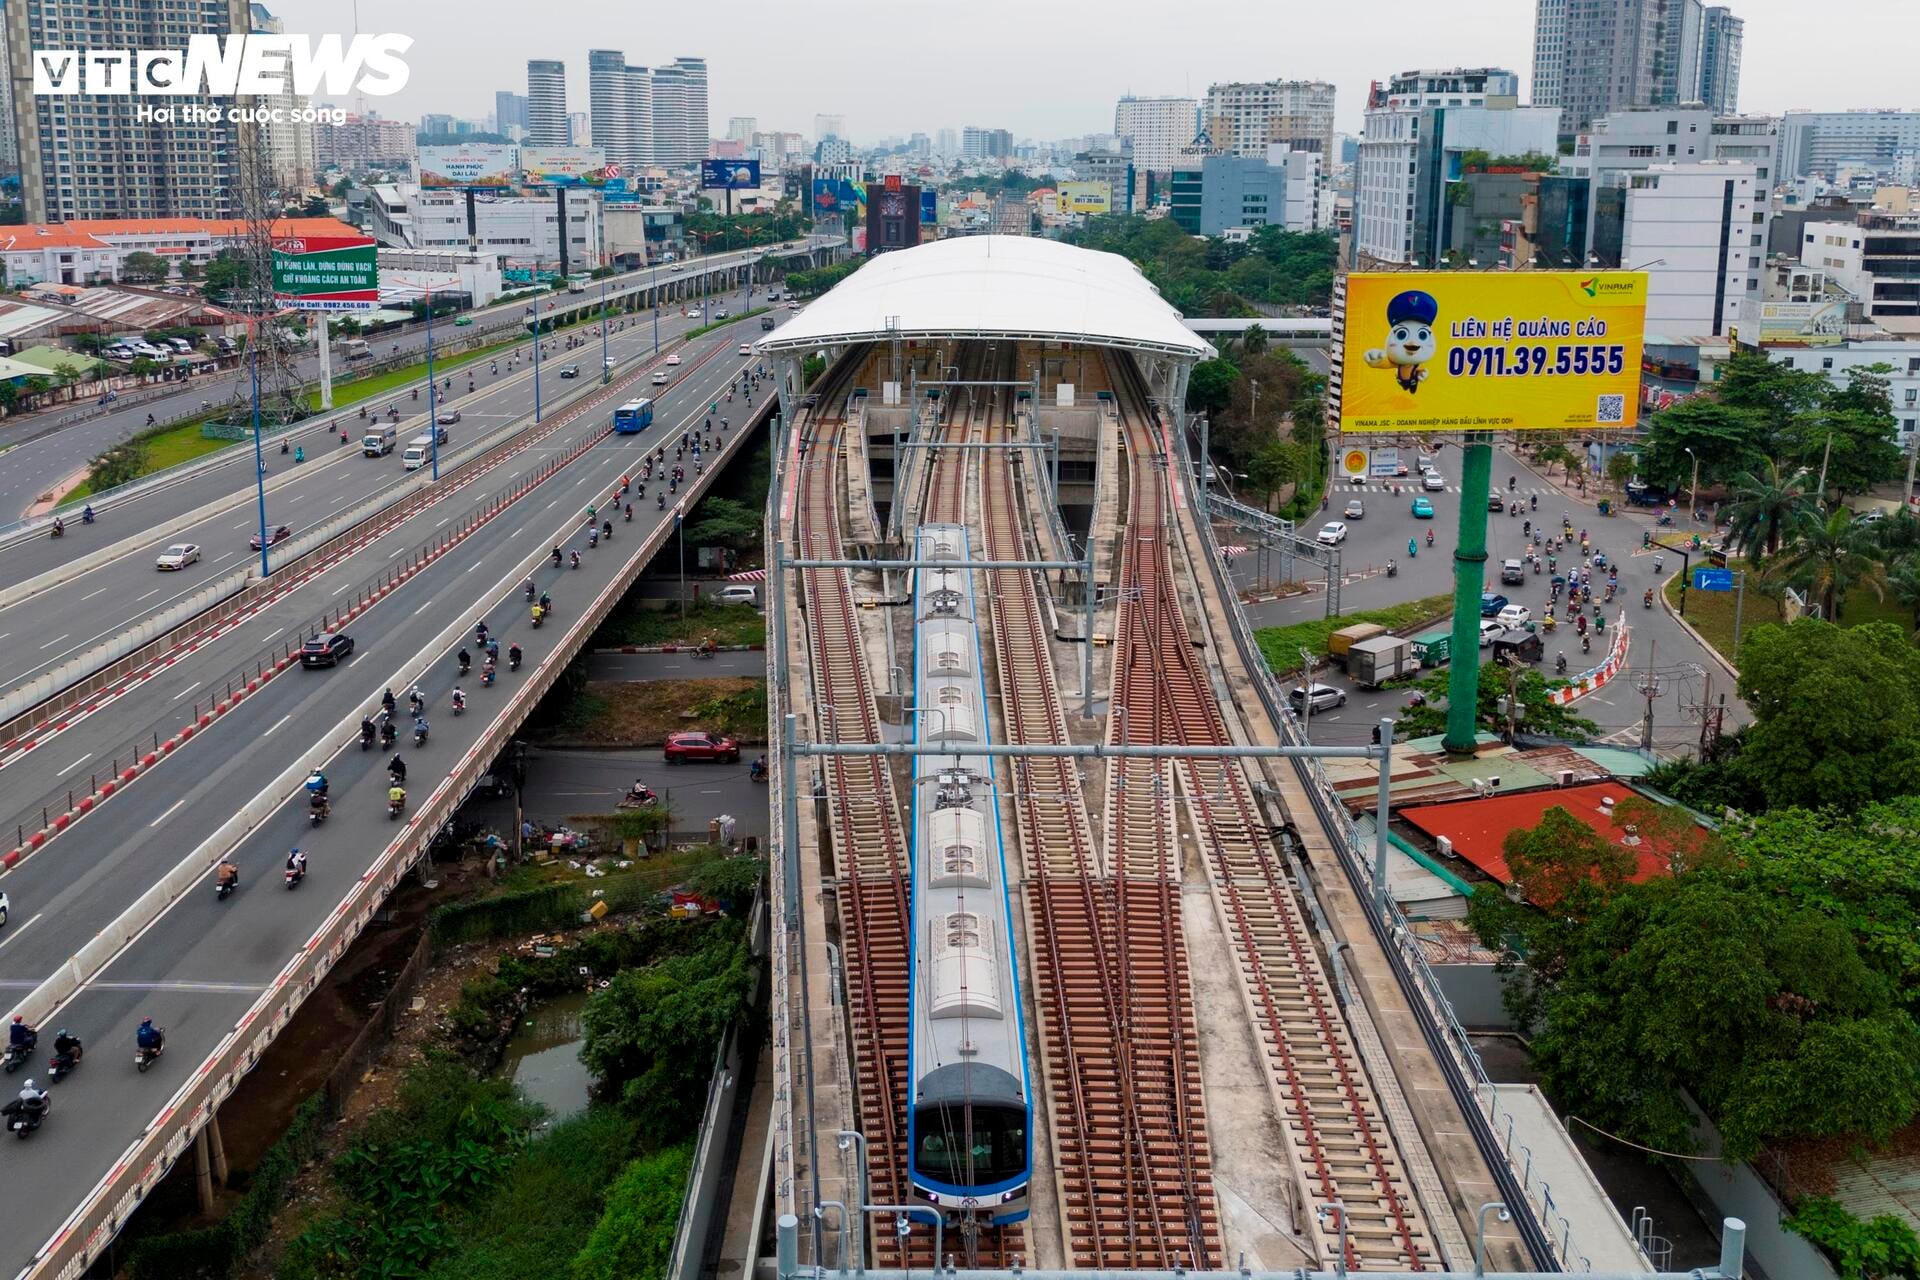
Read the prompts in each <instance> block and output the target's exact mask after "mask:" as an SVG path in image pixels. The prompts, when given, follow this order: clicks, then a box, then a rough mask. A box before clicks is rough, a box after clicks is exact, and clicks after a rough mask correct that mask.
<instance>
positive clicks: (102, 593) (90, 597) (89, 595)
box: [80, 587, 107, 604]
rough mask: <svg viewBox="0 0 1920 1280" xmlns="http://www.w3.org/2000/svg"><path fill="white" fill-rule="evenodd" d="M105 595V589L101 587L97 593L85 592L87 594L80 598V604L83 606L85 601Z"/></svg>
mask: <svg viewBox="0 0 1920 1280" xmlns="http://www.w3.org/2000/svg"><path fill="white" fill-rule="evenodd" d="M106 593H107V589H106V588H105V587H101V588H100V589H99V590H98V591H89V592H87V594H85V595H83V596H81V597H80V603H81V604H85V603H86V602H87V601H89V600H91V599H93V598H94V597H95V596H103V595H105V594H106Z"/></svg>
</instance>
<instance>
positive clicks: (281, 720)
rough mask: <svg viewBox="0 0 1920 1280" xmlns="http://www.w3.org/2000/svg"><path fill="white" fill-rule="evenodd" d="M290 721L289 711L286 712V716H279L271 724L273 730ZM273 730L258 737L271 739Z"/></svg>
mask: <svg viewBox="0 0 1920 1280" xmlns="http://www.w3.org/2000/svg"><path fill="white" fill-rule="evenodd" d="M291 719H293V712H291V711H289V712H287V714H285V715H283V716H281V717H280V718H279V719H278V720H275V721H274V722H273V729H278V728H279V727H280V726H281V725H283V724H285V723H286V722H287V721H289V720H291ZM273 729H269V730H267V731H266V732H265V733H263V734H261V735H260V736H261V737H263V738H271V737H272V736H273Z"/></svg>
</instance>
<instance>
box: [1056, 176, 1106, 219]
mask: <svg viewBox="0 0 1920 1280" xmlns="http://www.w3.org/2000/svg"><path fill="white" fill-rule="evenodd" d="M1112 199H1113V193H1112V188H1111V187H1109V186H1108V185H1107V184H1106V183H1104V182H1061V183H1056V184H1055V186H1054V200H1055V203H1056V204H1057V205H1058V206H1059V209H1060V212H1062V213H1107V212H1109V211H1110V202H1111V200H1112Z"/></svg>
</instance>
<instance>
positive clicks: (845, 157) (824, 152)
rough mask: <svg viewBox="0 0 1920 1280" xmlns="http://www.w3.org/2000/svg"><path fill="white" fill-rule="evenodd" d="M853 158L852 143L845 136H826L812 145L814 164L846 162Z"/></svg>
mask: <svg viewBox="0 0 1920 1280" xmlns="http://www.w3.org/2000/svg"><path fill="white" fill-rule="evenodd" d="M852 159H853V144H852V143H851V142H848V141H847V140H846V139H845V138H834V137H826V138H822V139H820V141H819V142H816V143H815V144H814V146H813V162H814V163H815V164H846V163H848V162H850V161H851V160H852Z"/></svg>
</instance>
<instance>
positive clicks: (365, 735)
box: [360, 724, 374, 751]
mask: <svg viewBox="0 0 1920 1280" xmlns="http://www.w3.org/2000/svg"><path fill="white" fill-rule="evenodd" d="M373 733H374V729H373V726H372V725H370V724H364V725H361V726H360V749H361V750H362V751H371V750H373Z"/></svg>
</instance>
